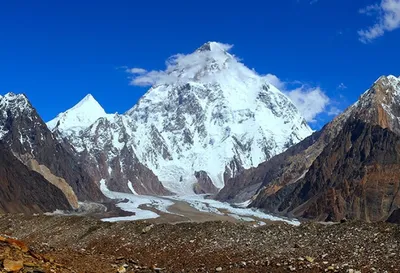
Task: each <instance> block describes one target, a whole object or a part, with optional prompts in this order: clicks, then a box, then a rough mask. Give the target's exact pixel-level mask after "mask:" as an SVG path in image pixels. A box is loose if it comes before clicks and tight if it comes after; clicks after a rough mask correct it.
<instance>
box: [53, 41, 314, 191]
mask: <svg viewBox="0 0 400 273" xmlns="http://www.w3.org/2000/svg"><path fill="white" fill-rule="evenodd" d="M230 48H231V46H230V45H226V44H222V43H217V42H208V43H206V44H204V45H203V46H201V47H200V48H198V49H197V50H195V51H194V52H193V53H191V54H187V55H183V54H178V55H175V56H173V57H172V58H170V59H169V61H168V63H167V67H166V69H165V71H150V72H147V71H146V70H144V69H138V68H135V69H131V73H132V82H133V83H134V84H139V85H152V87H151V88H150V90H149V91H148V92H147V93H146V94H145V95H144V96H143V97H142V98H141V99H140V100H139V102H138V103H137V104H136V105H135V106H134V107H133V108H132V109H130V110H129V111H128V112H127V113H126V114H124V115H117V116H115V117H114V118H110V117H108V118H107V122H106V123H105V122H95V121H96V120H97V119H98V118H101V117H106V116H107V114H105V112H104V110H103V109H102V108H101V106H100V105H98V103H97V102H95V100H94V99H93V98H92V97H91V96H90V99H89V102H91V103H88V105H90V106H86V104H87V103H79V104H78V105H77V106H75V107H74V108H72V109H70V110H68V111H66V112H65V113H62V114H60V115H58V116H57V118H56V119H55V120H53V121H51V122H49V124H48V125H49V127H50V128H53V129H54V130H59V131H61V132H62V133H63V132H65V131H70V132H71V131H73V132H75V133H74V134H73V135H70V136H69V137H70V138H75V139H74V140H71V143H79V145H80V146H81V147H76V148H77V150H79V151H83V150H87V151H88V152H89V153H90V152H91V151H90V149H94V146H96V149H102V147H101V145H104V143H108V145H109V144H110V143H113V147H115V149H114V150H113V153H112V154H110V155H109V156H110V157H117V156H118V155H119V154H120V153H121V151H122V150H123V149H124V147H125V148H129V149H132V150H133V154H134V157H135V158H136V159H137V160H139V161H140V162H141V163H142V164H143V165H145V166H147V167H148V168H149V169H150V170H152V171H153V172H154V174H156V175H157V177H158V179H159V180H160V181H161V182H162V184H163V185H164V186H165V187H166V188H167V189H168V190H170V191H172V192H175V193H193V187H194V185H195V184H196V183H197V179H196V177H195V175H194V174H195V172H199V171H204V172H206V173H207V175H208V176H209V178H210V179H211V181H212V183H213V184H214V185H215V186H216V187H217V188H222V187H223V185H224V183H225V181H226V179H228V178H230V177H232V176H235V175H236V174H237V173H238V172H239V171H240V170H241V169H243V168H250V167H255V166H257V165H258V164H260V163H261V162H263V161H265V160H268V159H270V158H271V157H273V156H274V155H276V154H279V153H281V152H282V151H284V150H286V149H287V148H288V147H290V146H291V145H293V144H295V143H298V142H299V141H301V140H302V139H304V138H305V137H307V136H309V135H310V134H311V133H312V130H311V129H310V127H309V126H308V125H307V122H306V121H305V119H304V118H303V117H302V116H301V114H300V113H299V111H298V109H297V108H296V107H295V106H294V104H293V103H292V102H291V101H290V99H289V98H288V97H286V96H285V95H284V94H283V93H282V92H281V91H279V90H278V89H277V88H276V87H274V86H272V85H271V84H269V83H268V81H267V79H266V78H265V77H263V76H260V75H258V74H257V73H256V72H255V71H253V70H251V69H249V68H247V67H246V66H245V65H244V64H242V63H241V62H240V61H239V60H238V59H237V58H236V57H235V56H234V55H232V54H230V53H229V50H230ZM82 105H84V106H85V107H82ZM88 108H93V109H95V110H93V112H92V113H93V114H92V115H87V109H88ZM100 124H101V126H103V127H102V130H101V131H102V132H103V131H104V133H103V135H102V137H101V139H102V141H101V143H97V144H96V145H93V143H92V141H93V139H94V137H93V134H99V132H100V130H97V129H96V126H99V125H100ZM104 124H108V125H107V128H108V129H107V130H105V129H104V126H105V125H104ZM74 128H80V129H83V131H82V132H78V130H75V129H74ZM84 128H86V129H84ZM71 129H72V130H71ZM105 131H107V132H105ZM65 135H66V134H64V136H65ZM67 135H68V134H67ZM77 138H79V141H77V140H76V139H77ZM96 139H98V137H96ZM106 139H112V141H111V140H110V141H107V140H106ZM117 151H119V152H117ZM108 161H110V162H111V161H112V158H109V159H108ZM133 186H134V187H135V185H133Z"/></svg>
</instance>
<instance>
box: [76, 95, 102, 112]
mask: <svg viewBox="0 0 400 273" xmlns="http://www.w3.org/2000/svg"><path fill="white" fill-rule="evenodd" d="M80 107H94V108H95V110H100V109H101V110H102V111H104V109H103V107H101V105H100V103H98V102H97V100H96V99H95V98H94V97H93V96H92V94H87V95H86V96H85V97H84V98H83V99H82V100H81V101H80V102H78V103H77V104H76V105H75V106H74V107H73V108H72V109H76V108H80Z"/></svg>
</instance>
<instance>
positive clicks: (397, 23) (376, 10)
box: [358, 0, 400, 43]
mask: <svg viewBox="0 0 400 273" xmlns="http://www.w3.org/2000/svg"><path fill="white" fill-rule="evenodd" d="M359 12H360V13H361V14H366V15H369V16H373V15H375V16H376V17H377V18H376V19H377V22H376V23H375V24H374V25H373V26H371V27H369V28H367V29H362V30H359V31H358V35H359V40H360V41H361V42H363V43H369V42H372V41H373V40H374V39H376V38H378V37H381V36H383V35H384V34H385V32H388V31H393V30H395V29H398V28H400V0H382V1H381V3H380V4H379V5H371V6H367V7H365V8H363V9H361V10H360V11H359Z"/></svg>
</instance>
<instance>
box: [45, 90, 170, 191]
mask: <svg viewBox="0 0 400 273" xmlns="http://www.w3.org/2000/svg"><path fill="white" fill-rule="evenodd" d="M47 126H48V127H49V128H51V129H52V130H53V132H54V133H55V134H56V135H57V136H58V139H59V140H60V141H62V142H64V143H68V144H71V145H72V146H73V147H74V149H73V154H74V156H75V158H77V160H78V161H79V162H80V164H81V165H82V166H84V168H85V170H86V171H87V172H88V173H89V174H90V177H92V178H93V179H94V180H95V181H98V182H99V181H101V180H102V179H104V180H105V181H106V183H107V186H108V188H109V189H111V190H114V191H120V192H129V193H134V194H150V195H169V194H171V192H169V191H168V190H167V189H165V188H164V186H163V185H162V184H161V183H160V181H159V180H158V178H157V177H156V176H155V175H154V173H153V172H152V171H151V170H149V169H148V168H147V167H146V166H144V165H143V164H141V163H140V162H139V160H138V158H137V156H136V154H135V149H134V147H132V140H131V139H132V138H133V137H134V135H133V133H132V128H133V127H134V125H133V124H132V120H131V119H130V118H129V117H128V116H125V115H119V114H106V113H105V111H104V110H103V108H102V107H101V106H100V104H99V103H98V102H97V101H96V100H95V99H94V98H93V96H91V95H87V96H86V97H85V98H83V99H82V100H81V101H80V102H79V103H78V104H77V105H75V106H74V107H72V108H71V109H70V110H67V111H65V112H64V113H61V114H59V115H58V116H57V117H56V118H55V119H53V120H52V121H50V122H48V123H47Z"/></svg>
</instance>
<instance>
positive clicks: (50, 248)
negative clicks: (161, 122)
mask: <svg viewBox="0 0 400 273" xmlns="http://www.w3.org/2000/svg"><path fill="white" fill-rule="evenodd" d="M0 233H1V235H2V236H3V237H4V238H3V237H0V238H1V239H0V261H1V262H0V265H1V266H0V268H1V270H2V271H1V272H80V273H81V272H93V273H94V272H96V273H102V272H291V271H292V272H326V271H328V272H354V273H355V272H398V271H400V251H399V241H400V227H399V226H397V225H393V224H387V223H377V224H366V223H360V222H346V223H340V224H318V223H305V224H302V225H300V226H299V227H295V226H290V225H288V224H285V223H277V224H271V225H266V226H262V227H257V228H255V227H253V226H251V225H250V224H238V223H228V222H208V223H180V224H154V223H151V222H146V221H142V222H119V223H105V222H101V221H99V220H97V219H93V218H89V217H78V216H31V217H27V216H23V215H3V216H1V217H0ZM10 237H12V238H16V239H18V240H21V241H23V242H24V243H25V244H26V246H25V244H24V243H22V242H17V243H15V241H13V240H9V239H6V238H10ZM13 242H14V243H13ZM27 246H28V247H27ZM12 265H16V268H17V269H16V270H15V269H10V266H12ZM19 268H20V269H19Z"/></svg>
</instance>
